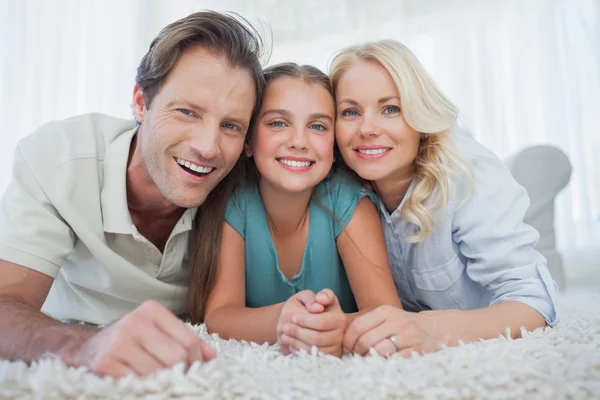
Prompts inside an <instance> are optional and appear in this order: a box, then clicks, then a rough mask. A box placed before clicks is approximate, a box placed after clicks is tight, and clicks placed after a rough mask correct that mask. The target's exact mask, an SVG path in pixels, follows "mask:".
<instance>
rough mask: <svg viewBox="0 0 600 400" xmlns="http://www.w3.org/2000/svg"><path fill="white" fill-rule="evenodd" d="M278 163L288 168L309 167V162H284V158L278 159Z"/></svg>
mask: <svg viewBox="0 0 600 400" xmlns="http://www.w3.org/2000/svg"><path fill="white" fill-rule="evenodd" d="M279 162H280V163H282V164H285V165H289V166H290V167H297V168H302V167H310V164H311V162H310V161H294V160H286V159H285V158H280V159H279Z"/></svg>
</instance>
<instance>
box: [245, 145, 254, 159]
mask: <svg viewBox="0 0 600 400" xmlns="http://www.w3.org/2000/svg"><path fill="white" fill-rule="evenodd" d="M244 154H246V157H248V158H250V157H252V156H253V153H252V146H251V145H250V141H247V142H246V143H244Z"/></svg>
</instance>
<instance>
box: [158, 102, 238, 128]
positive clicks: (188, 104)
mask: <svg viewBox="0 0 600 400" xmlns="http://www.w3.org/2000/svg"><path fill="white" fill-rule="evenodd" d="M176 105H177V106H182V107H187V108H189V109H191V110H192V111H196V112H199V113H205V112H207V111H208V110H207V109H206V108H205V107H200V106H199V105H197V104H194V103H192V102H190V101H187V100H175V101H171V102H169V103H167V105H166V107H167V108H171V107H173V106H176ZM225 120H227V121H229V122H233V123H235V124H238V125H239V126H241V127H242V128H244V129H248V126H247V125H248V121H244V120H242V119H239V118H235V117H226V118H225Z"/></svg>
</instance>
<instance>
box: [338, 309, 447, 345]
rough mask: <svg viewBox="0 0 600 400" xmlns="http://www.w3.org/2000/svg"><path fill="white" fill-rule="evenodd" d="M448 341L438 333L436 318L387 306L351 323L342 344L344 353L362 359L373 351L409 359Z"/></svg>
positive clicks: (445, 336)
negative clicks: (355, 354)
mask: <svg viewBox="0 0 600 400" xmlns="http://www.w3.org/2000/svg"><path fill="white" fill-rule="evenodd" d="M449 341H450V336H449V335H444V334H442V333H441V332H439V329H438V324H437V321H436V319H435V318H432V317H430V316H428V315H427V314H424V313H412V312H407V311H404V310H402V309H400V308H398V307H394V306H387V305H386V306H381V307H378V308H376V309H375V310H373V311H371V312H369V313H367V314H364V315H362V316H360V317H357V318H356V319H355V320H354V321H352V323H351V324H350V325H349V326H348V329H347V330H346V334H345V335H344V342H343V343H344V352H354V353H357V354H360V355H362V356H364V355H366V354H368V353H369V349H370V348H371V347H372V348H374V349H375V351H377V354H379V355H381V356H385V357H387V356H390V355H392V354H394V353H399V354H400V355H401V356H403V357H410V356H411V355H412V353H413V352H417V353H419V354H423V353H431V352H434V351H437V350H439V349H440V348H441V347H442V346H443V345H448V344H449Z"/></svg>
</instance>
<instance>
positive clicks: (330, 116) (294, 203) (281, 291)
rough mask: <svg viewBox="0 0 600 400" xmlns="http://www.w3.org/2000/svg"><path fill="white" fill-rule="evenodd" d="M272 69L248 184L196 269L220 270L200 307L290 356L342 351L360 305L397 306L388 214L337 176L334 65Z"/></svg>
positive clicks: (240, 335) (215, 326) (229, 332)
mask: <svg viewBox="0 0 600 400" xmlns="http://www.w3.org/2000/svg"><path fill="white" fill-rule="evenodd" d="M265 78H266V82H267V89H266V92H265V97H264V100H263V103H262V106H261V108H260V111H259V113H258V115H257V116H256V118H255V120H254V124H253V129H252V132H251V137H250V140H249V143H248V145H247V150H246V155H247V157H249V158H248V160H249V169H248V171H249V173H248V177H249V182H248V184H246V185H244V186H242V187H241V188H240V189H238V190H237V191H236V192H234V195H233V196H232V197H231V199H230V201H229V204H228V206H227V211H226V215H225V221H226V222H225V224H224V226H223V231H222V239H221V244H220V254H219V259H218V262H217V263H214V264H213V265H209V266H205V267H201V268H205V269H206V270H208V271H214V279H213V278H212V272H211V278H210V279H208V280H207V284H206V286H205V287H206V288H208V289H209V290H210V289H212V290H210V296H209V297H208V299H207V302H206V307H205V309H202V307H201V305H200V307H199V308H200V309H199V310H197V312H198V316H199V317H200V318H202V316H203V315H202V314H205V315H204V317H205V323H206V326H207V328H208V330H209V331H211V332H215V333H218V334H219V335H220V336H221V337H224V338H234V339H238V340H247V341H253V342H257V343H263V342H269V343H274V342H279V344H280V346H281V348H282V351H283V352H284V353H286V354H287V353H288V352H290V351H295V350H298V349H306V350H310V346H311V345H316V346H317V347H318V348H319V350H321V351H323V352H325V353H328V354H334V355H338V356H339V355H341V353H342V339H343V334H344V332H345V330H346V326H347V323H348V322H350V321H352V320H353V318H354V317H355V316H356V315H357V314H356V312H357V311H358V310H369V309H374V308H375V307H377V306H379V305H382V304H394V305H396V306H400V301H399V298H398V296H397V294H396V290H395V288H394V285H393V281H392V275H391V271H390V268H389V263H388V260H387V254H386V250H385V242H384V238H383V232H382V229H381V224H380V222H379V217H378V214H377V211H376V208H375V206H374V204H373V200H372V199H370V198H369V196H370V195H372V193H370V192H368V191H367V190H365V189H364V188H363V187H362V186H360V185H359V184H357V183H356V182H355V181H353V180H351V179H350V178H349V177H347V176H345V175H336V174H331V175H330V170H331V167H332V164H333V161H334V158H333V148H334V122H335V101H334V98H333V92H332V90H331V86H330V83H329V79H328V77H327V75H325V74H324V73H322V72H320V71H319V70H318V69H316V68H314V67H310V66H302V67H300V66H298V65H296V64H289V63H287V64H280V65H277V66H274V67H271V68H268V69H266V70H265ZM328 175H330V176H328ZM213 281H214V282H213ZM314 293H318V294H317V295H315V294H314ZM315 318H317V319H318V320H319V322H318V323H314V324H313V325H311V326H312V328H311V329H307V328H304V327H303V325H307V324H311V323H313V322H314V319H315ZM292 322H295V323H294V324H292Z"/></svg>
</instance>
